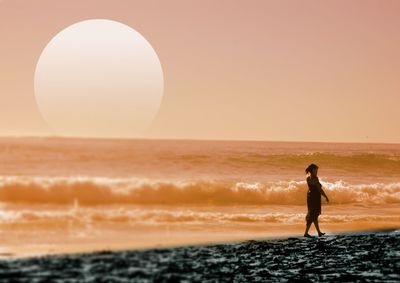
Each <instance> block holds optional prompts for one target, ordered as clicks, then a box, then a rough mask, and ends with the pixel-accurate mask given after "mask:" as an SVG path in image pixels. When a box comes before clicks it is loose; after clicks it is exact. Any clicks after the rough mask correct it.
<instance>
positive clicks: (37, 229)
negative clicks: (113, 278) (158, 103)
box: [0, 137, 400, 259]
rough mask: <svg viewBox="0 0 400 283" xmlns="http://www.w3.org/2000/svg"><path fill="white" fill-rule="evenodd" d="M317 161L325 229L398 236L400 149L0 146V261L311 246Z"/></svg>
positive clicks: (108, 143) (70, 142)
mask: <svg viewBox="0 0 400 283" xmlns="http://www.w3.org/2000/svg"><path fill="white" fill-rule="evenodd" d="M312 162H314V163H317V164H318V165H319V166H320V170H319V178H320V182H321V184H322V186H323V189H324V190H325V192H326V193H327V195H328V196H329V199H330V202H329V203H327V202H325V200H323V201H322V214H321V216H320V226H321V229H322V231H324V232H328V233H342V232H346V231H363V230H377V229H396V228H398V227H399V226H400V209H399V204H400V197H399V193H400V183H399V179H398V176H399V175H400V145H399V144H345V143H304V142H262V141H201V140H140V139H137V140H135V139H85V138H56V137H54V138H1V139H0V172H1V176H0V240H1V243H2V245H1V247H0V256H1V257H2V258H5V259H9V258H18V259H19V258H24V257H32V256H45V255H57V254H72V253H80V252H95V251H101V250H113V251H124V250H128V249H144V248H147V249H148V248H155V247H157V248H160V247H162V248H168V247H173V246H174V247H176V246H180V245H191V244H212V243H215V242H225V241H245V240H251V239H257V238H266V237H267V238H268V237H274V238H276V237H296V236H302V235H303V233H304V229H305V215H306V213H307V206H306V193H307V190H308V188H307V184H306V181H305V178H306V175H305V172H304V169H305V168H306V167H307V166H308V165H309V164H310V163H312ZM310 233H311V234H315V233H316V232H315V229H314V227H313V226H312V228H311V230H310Z"/></svg>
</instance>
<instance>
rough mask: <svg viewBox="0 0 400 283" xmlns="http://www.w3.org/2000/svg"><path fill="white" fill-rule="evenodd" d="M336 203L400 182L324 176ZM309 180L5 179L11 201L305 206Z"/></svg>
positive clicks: (397, 197) (394, 195)
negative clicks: (365, 181) (364, 181)
mask: <svg viewBox="0 0 400 283" xmlns="http://www.w3.org/2000/svg"><path fill="white" fill-rule="evenodd" d="M321 184H322V185H323V188H324V189H325V191H326V193H327V194H328V196H329V199H330V201H331V203H332V204H351V203H365V204H385V203H400V182H397V183H373V184H357V185H354V184H349V183H346V182H343V181H337V182H334V183H329V182H323V181H321ZM306 192H307V185H306V182H305V181H278V182H264V183H261V182H256V183H247V182H235V181H232V180H188V181H179V182H178V181H154V180H145V179H107V178H90V177H74V178H67V177H66V178H61V177H58V178H46V177H40V178H39V177H32V178H28V177H24V178H21V177H2V178H0V201H1V202H5V203H29V204H41V203H43V204H45V203H46V204H71V203H74V202H77V203H79V205H89V206H90V205H110V204H139V205H153V204H157V205H158V204H162V205H185V204H191V205H193V204H199V205H204V204H206V205H267V204H277V205H286V204H287V205H304V204H305V203H306Z"/></svg>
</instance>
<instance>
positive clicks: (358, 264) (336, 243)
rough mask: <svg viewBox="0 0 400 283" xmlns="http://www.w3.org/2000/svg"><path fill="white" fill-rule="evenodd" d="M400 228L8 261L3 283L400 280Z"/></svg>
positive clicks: (0, 271) (1, 269) (3, 264)
mask: <svg viewBox="0 0 400 283" xmlns="http://www.w3.org/2000/svg"><path fill="white" fill-rule="evenodd" d="M399 243H400V230H382V231H368V232H365V231H364V232H356V233H354V232H353V233H341V234H327V235H325V236H324V237H315V238H304V237H288V238H276V239H257V240H248V241H242V242H224V243H215V244H212V245H186V246H180V247H173V248H172V247H171V248H156V249H155V248H152V249H142V250H126V251H121V252H116V251H101V252H96V253H81V254H72V255H57V256H45V257H32V258H26V259H14V260H2V261H0V279H1V280H2V282H44V281H46V280H51V281H60V282H61V281H66V282H266V281H267V282H321V281H328V282H338V281H340V282H398V281H399V280H400V261H399V258H400V244H399Z"/></svg>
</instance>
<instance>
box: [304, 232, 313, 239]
mask: <svg viewBox="0 0 400 283" xmlns="http://www.w3.org/2000/svg"><path fill="white" fill-rule="evenodd" d="M304 237H306V238H314V237H313V236H311V235H310V234H308V233H305V234H304Z"/></svg>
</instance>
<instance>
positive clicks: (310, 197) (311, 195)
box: [304, 163, 329, 238]
mask: <svg viewBox="0 0 400 283" xmlns="http://www.w3.org/2000/svg"><path fill="white" fill-rule="evenodd" d="M308 173H309V174H310V175H309V176H308V177H307V185H308V192H307V208H308V213H307V216H306V231H305V232H304V237H308V238H311V237H312V236H311V235H310V234H308V230H310V226H311V223H314V225H315V228H316V229H317V232H318V236H319V237H321V236H323V235H324V234H325V233H322V232H321V230H320V229H319V225H318V216H319V215H320V214H321V195H323V196H324V197H325V199H326V201H327V202H329V200H328V197H327V196H326V194H325V192H324V191H323V190H322V185H321V183H320V182H319V179H318V176H317V174H318V166H317V165H316V164H314V163H312V164H310V165H309V166H308V167H307V168H306V174H308Z"/></svg>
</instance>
